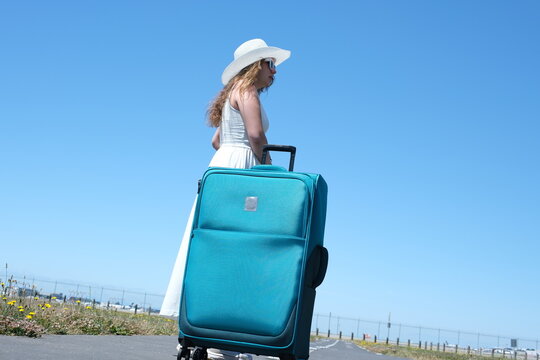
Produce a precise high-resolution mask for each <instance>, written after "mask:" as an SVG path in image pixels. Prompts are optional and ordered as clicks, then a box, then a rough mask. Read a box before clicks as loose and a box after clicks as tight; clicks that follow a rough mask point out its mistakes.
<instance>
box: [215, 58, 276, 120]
mask: <svg viewBox="0 0 540 360" xmlns="http://www.w3.org/2000/svg"><path fill="white" fill-rule="evenodd" d="M263 62H264V59H263V60H260V61H257V62H254V63H253V64H251V65H248V66H246V67H245V68H243V69H242V70H240V72H238V74H236V75H235V76H234V77H233V78H232V79H231V80H230V81H229V82H228V83H227V85H225V86H224V87H223V89H222V90H221V91H220V92H219V93H218V94H217V96H216V97H215V99H214V100H213V101H212V103H211V104H210V106H209V107H208V110H207V112H206V115H207V118H208V125H210V126H212V127H218V126H219V125H220V124H221V115H222V112H223V105H225V101H227V98H228V97H229V95H230V93H231V91H232V90H233V89H234V88H235V86H237V85H238V91H239V92H240V94H243V93H245V92H246V90H247V89H249V87H250V86H253V84H254V83H255V81H256V80H257V75H259V71H260V70H261V69H262V63H263ZM270 85H271V84H270ZM268 87H269V86H268ZM268 87H265V88H262V89H260V90H257V91H258V92H259V93H261V92H263V91H265V90H266V89H268Z"/></svg>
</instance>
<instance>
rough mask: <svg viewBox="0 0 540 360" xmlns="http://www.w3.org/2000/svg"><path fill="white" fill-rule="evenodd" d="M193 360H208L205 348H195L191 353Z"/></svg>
mask: <svg viewBox="0 0 540 360" xmlns="http://www.w3.org/2000/svg"><path fill="white" fill-rule="evenodd" d="M193 360H208V351H206V348H196V349H195V351H194V352H193Z"/></svg>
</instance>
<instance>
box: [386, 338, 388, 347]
mask: <svg viewBox="0 0 540 360" xmlns="http://www.w3.org/2000/svg"><path fill="white" fill-rule="evenodd" d="M386 345H388V336H387V337H386Z"/></svg>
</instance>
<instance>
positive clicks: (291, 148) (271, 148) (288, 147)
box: [261, 145, 296, 171]
mask: <svg viewBox="0 0 540 360" xmlns="http://www.w3.org/2000/svg"><path fill="white" fill-rule="evenodd" d="M269 151H282V152H289V153H291V160H290V161H289V171H293V169H294V158H295V156H296V147H294V146H291V145H264V146H263V152H262V159H261V164H265V163H266V155H267V154H268V152H269Z"/></svg>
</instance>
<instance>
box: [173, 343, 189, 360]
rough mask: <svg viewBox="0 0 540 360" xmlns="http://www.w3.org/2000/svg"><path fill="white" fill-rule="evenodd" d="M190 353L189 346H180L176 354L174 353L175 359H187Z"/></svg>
mask: <svg viewBox="0 0 540 360" xmlns="http://www.w3.org/2000/svg"><path fill="white" fill-rule="evenodd" d="M190 353H191V351H190V350H189V348H187V347H183V346H182V349H181V350H180V351H179V352H178V355H176V360H182V359H185V360H189V356H190Z"/></svg>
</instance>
